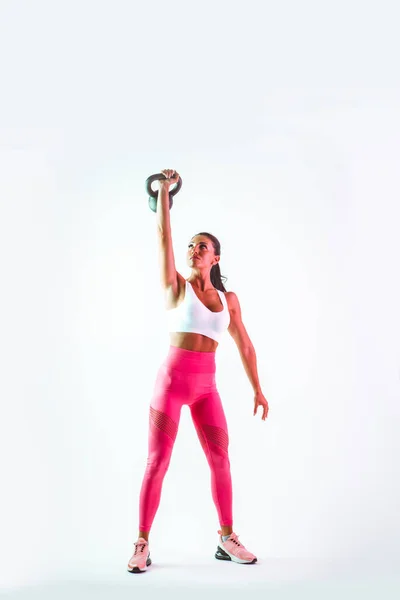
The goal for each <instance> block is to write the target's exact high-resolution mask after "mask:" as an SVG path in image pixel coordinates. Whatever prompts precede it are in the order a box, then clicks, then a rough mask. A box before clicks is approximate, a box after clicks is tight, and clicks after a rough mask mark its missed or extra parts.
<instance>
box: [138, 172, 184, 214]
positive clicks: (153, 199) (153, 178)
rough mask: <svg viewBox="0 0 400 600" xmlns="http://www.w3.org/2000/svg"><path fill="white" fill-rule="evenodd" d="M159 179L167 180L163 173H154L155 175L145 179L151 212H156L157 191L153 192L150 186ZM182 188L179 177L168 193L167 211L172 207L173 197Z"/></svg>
mask: <svg viewBox="0 0 400 600" xmlns="http://www.w3.org/2000/svg"><path fill="white" fill-rule="evenodd" d="M160 179H167V178H166V177H165V175H164V174H163V173H156V174H155V175H150V177H148V178H147V179H146V190H147V193H148V194H149V206H150V208H151V210H152V211H153V212H157V200H158V190H156V191H154V190H153V189H152V188H151V184H152V183H153V181H157V180H160ZM181 187H182V177H179V179H178V181H177V183H176V184H175V185H174V187H173V188H172V190H170V191H169V209H170V210H171V208H172V205H173V197H174V196H175V194H177V193H178V192H179V190H180V189H181Z"/></svg>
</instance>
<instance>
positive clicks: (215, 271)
mask: <svg viewBox="0 0 400 600" xmlns="http://www.w3.org/2000/svg"><path fill="white" fill-rule="evenodd" d="M196 235H205V236H206V237H208V239H209V240H210V242H211V243H212V245H213V246H214V252H215V254H216V256H221V244H220V243H219V240H218V239H217V238H216V237H215V235H212V234H211V233H208V232H207V231H201V232H200V233H196ZM193 237H196V236H193ZM210 279H211V283H212V284H213V286H214V287H215V288H217V290H220V291H221V292H227V291H228V290H226V289H225V286H224V284H223V283H222V280H223V279H224V280H225V281H227V277H224V276H223V275H221V269H220V268H219V263H217V264H215V265H213V266H212V267H211V272H210Z"/></svg>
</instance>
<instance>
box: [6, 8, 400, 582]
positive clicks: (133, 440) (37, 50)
mask: <svg viewBox="0 0 400 600" xmlns="http://www.w3.org/2000/svg"><path fill="white" fill-rule="evenodd" d="M394 4H395V3H390V2H380V3H379V4H378V3H377V2H369V3H361V2H354V1H349V0H347V1H346V2H341V1H338V2H317V1H310V0H306V1H304V2H301V3H300V2H298V3H297V2H289V1H282V2H279V3H276V2H261V1H259V2H255V1H248V2H245V3H241V2H240V3H239V2H229V3H228V2H218V1H214V2H208V1H205V0H203V1H202V2H200V3H195V2H193V3H192V2H183V1H182V2H178V1H170V2H168V3H166V2H153V1H151V2H128V1H127V0H126V1H122V0H120V1H115V0H114V1H113V2H94V1H92V2H90V1H88V0H85V1H84V0H80V1H79V2H78V1H71V0H70V1H69V2H64V1H59V2H51V1H50V0H48V1H44V0H37V1H35V2H33V1H31V2H28V1H18V0H15V1H11V0H8V1H7V0H2V2H1V4H0V57H1V58H0V66H1V94H0V201H1V220H0V233H1V235H0V250H1V279H0V290H1V296H0V298H1V317H0V318H1V321H0V327H1V334H0V339H1V346H0V349H1V379H0V385H1V389H0V394H1V406H2V418H1V429H0V439H1V447H0V450H1V457H2V476H1V486H2V493H1V503H2V507H1V522H0V527H1V540H2V543H1V556H0V561H1V566H2V570H1V585H2V586H6V587H14V586H15V587H17V586H19V585H23V584H28V583H35V582H43V581H48V580H53V581H54V580H57V578H58V577H63V578H73V577H74V576H75V575H76V574H79V573H83V574H84V573H87V572H89V571H90V572H98V573H101V572H105V571H106V570H107V568H109V566H110V565H114V566H116V569H117V570H118V569H120V570H121V572H124V569H125V565H126V563H127V561H128V559H129V557H130V555H131V553H132V547H133V546H132V544H133V542H134V541H135V539H136V537H137V526H138V506H139V492H140V486H141V483H142V477H143V474H144V469H145V464H146V458H147V433H148V410H149V403H150V399H151V392H152V388H153V384H154V379H155V375H156V372H157V370H158V367H159V365H160V363H161V361H162V360H163V359H164V357H165V356H166V354H167V351H168V345H169V336H168V333H167V330H166V321H165V310H164V303H163V295H162V290H161V287H160V283H159V281H160V280H159V265H158V249H157V238H156V228H155V218H156V217H155V214H154V213H152V212H151V211H150V209H149V206H148V195H147V192H146V190H145V180H146V179H147V177H148V176H149V175H151V174H153V173H157V172H159V171H160V170H161V169H163V168H174V169H176V170H177V171H178V172H179V173H180V174H181V176H182V179H183V186H182V189H181V191H180V193H179V194H178V195H177V196H176V197H175V200H174V206H173V208H172V211H171V222H172V232H173V239H174V251H175V259H176V266H177V269H178V271H179V272H180V273H182V275H183V276H184V277H186V278H187V277H189V275H190V269H189V268H188V267H187V266H186V260H185V256H186V250H187V244H188V242H189V240H190V238H191V237H192V236H193V235H194V234H196V233H198V232H199V231H209V232H211V233H213V234H214V235H216V236H217V238H218V239H219V240H220V242H221V246H222V254H221V262H220V266H221V272H222V274H223V275H224V276H226V277H228V280H227V281H226V283H225V286H226V288H227V290H233V291H234V292H235V293H236V294H237V296H238V298H239V301H240V304H241V307H242V317H243V322H244V324H245V326H246V329H247V331H248V333H249V335H250V338H251V340H252V342H253V344H254V347H255V349H256V353H257V361H258V372H259V377H260V381H261V385H262V389H263V392H264V394H265V396H266V397H267V399H268V401H269V406H270V412H269V417H268V419H267V420H266V421H265V422H263V421H261V414H262V411H261V409H260V410H259V414H258V415H257V416H256V417H253V390H252V388H251V385H250V382H249V380H248V379H247V376H246V373H245V371H244V368H243V365H242V363H241V360H240V356H239V353H238V350H237V348H236V346H235V343H234V341H233V339H232V338H231V337H230V336H229V334H228V333H226V337H224V339H223V341H222V342H221V344H220V346H219V348H218V350H217V386H218V389H219V392H220V395H221V398H222V401H223V405H224V408H225V412H226V417H227V421H228V428H229V436H230V458H231V466H232V478H233V492H234V497H233V502H234V530H235V531H236V532H237V533H239V534H240V537H241V539H242V541H243V543H244V544H245V545H246V546H247V547H248V548H249V549H250V550H251V551H253V552H255V553H256V554H258V555H259V556H260V557H263V559H264V560H268V557H270V558H271V559H272V558H288V559H289V558H297V559H299V560H300V559H313V558H316V557H317V558H318V559H323V560H326V561H327V563H328V562H329V561H330V560H332V559H336V558H345V559H349V560H353V559H361V560H363V559H364V558H365V559H369V560H375V559H376V560H378V559H379V560H383V561H384V562H385V561H387V562H390V561H393V560H396V556H399V555H400V517H399V510H398V507H399V505H400V487H399V477H398V464H399V445H400V444H399V434H398V431H399V425H400V423H399V413H400V409H399V379H400V342H399V340H400V319H399V306H400V283H399V257H400V242H399V233H398V232H399V217H400V210H399V192H400V185H399V160H400V144H399V139H400V137H399V134H400V112H399V103H400V87H399V70H398V64H397V63H398V61H397V58H396V55H398V52H399V42H398V31H397V25H396V19H395V11H394ZM155 187H157V186H156V185H155ZM218 528H219V523H218V519H217V512H216V508H215V506H214V504H213V502H212V497H211V487H210V472H209V467H208V464H207V462H206V458H205V456H204V454H203V452H202V449H201V446H200V443H199V441H198V439H197V435H196V432H195V429H194V426H193V424H192V421H191V418H190V413H189V409H188V407H184V408H183V409H182V416H181V422H180V427H179V432H178V437H177V440H176V444H175V448H174V451H173V455H172V460H171V465H170V468H169V471H168V473H167V475H166V478H165V480H164V487H163V493H162V498H161V504H160V508H159V511H158V513H157V515H156V518H155V520H154V524H153V529H152V533H151V538H150V540H151V543H152V545H153V547H155V546H156V547H157V548H158V549H163V548H164V549H168V548H171V547H175V548H176V547H178V548H179V547H182V543H183V540H186V542H188V544H189V548H188V549H187V552H189V553H190V552H197V551H199V553H203V554H207V556H208V555H210V556H211V557H212V555H213V553H214V551H215V548H216V544H217V530H218ZM217 562H218V561H217Z"/></svg>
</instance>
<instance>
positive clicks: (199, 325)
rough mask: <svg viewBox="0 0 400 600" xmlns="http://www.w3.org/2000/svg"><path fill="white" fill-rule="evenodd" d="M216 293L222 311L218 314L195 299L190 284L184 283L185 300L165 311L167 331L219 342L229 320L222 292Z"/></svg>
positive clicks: (195, 296)
mask: <svg viewBox="0 0 400 600" xmlns="http://www.w3.org/2000/svg"><path fill="white" fill-rule="evenodd" d="M185 281H186V280H185ZM217 292H218V294H219V297H220V298H221V301H222V304H223V309H222V310H221V311H220V312H213V311H212V310H210V309H209V308H207V306H205V304H203V303H202V301H201V300H200V299H199V298H198V297H197V295H196V293H195V291H194V289H193V287H192V284H191V283H190V282H189V281H186V285H185V298H184V299H183V301H182V302H181V303H180V304H179V306H177V307H176V308H171V309H170V310H168V311H167V321H168V331H169V332H170V333H174V332H180V331H183V332H188V333H200V334H202V335H206V336H207V337H209V338H211V339H213V340H215V341H216V342H219V341H220V339H221V337H222V335H223V334H224V332H225V331H226V330H227V329H228V327H229V323H230V320H231V319H230V314H229V308H228V303H227V301H226V298H225V294H224V292H221V291H220V290H217Z"/></svg>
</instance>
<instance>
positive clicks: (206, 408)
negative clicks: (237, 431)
mask: <svg viewBox="0 0 400 600" xmlns="http://www.w3.org/2000/svg"><path fill="white" fill-rule="evenodd" d="M190 411H191V415H192V419H193V423H194V425H195V427H196V429H197V433H198V435H199V438H200V441H201V443H202V444H203V445H204V444H205V443H206V441H207V442H212V443H213V444H214V445H216V446H217V447H219V448H221V449H223V450H224V451H225V452H227V451H228V446H229V435H228V424H227V421H226V417H225V411H224V407H223V405H222V401H221V397H220V395H219V392H218V390H217V389H216V388H214V390H212V391H210V392H208V393H207V394H205V395H204V396H203V397H201V398H199V399H198V400H196V402H194V403H193V404H192V405H191V406H190Z"/></svg>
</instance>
